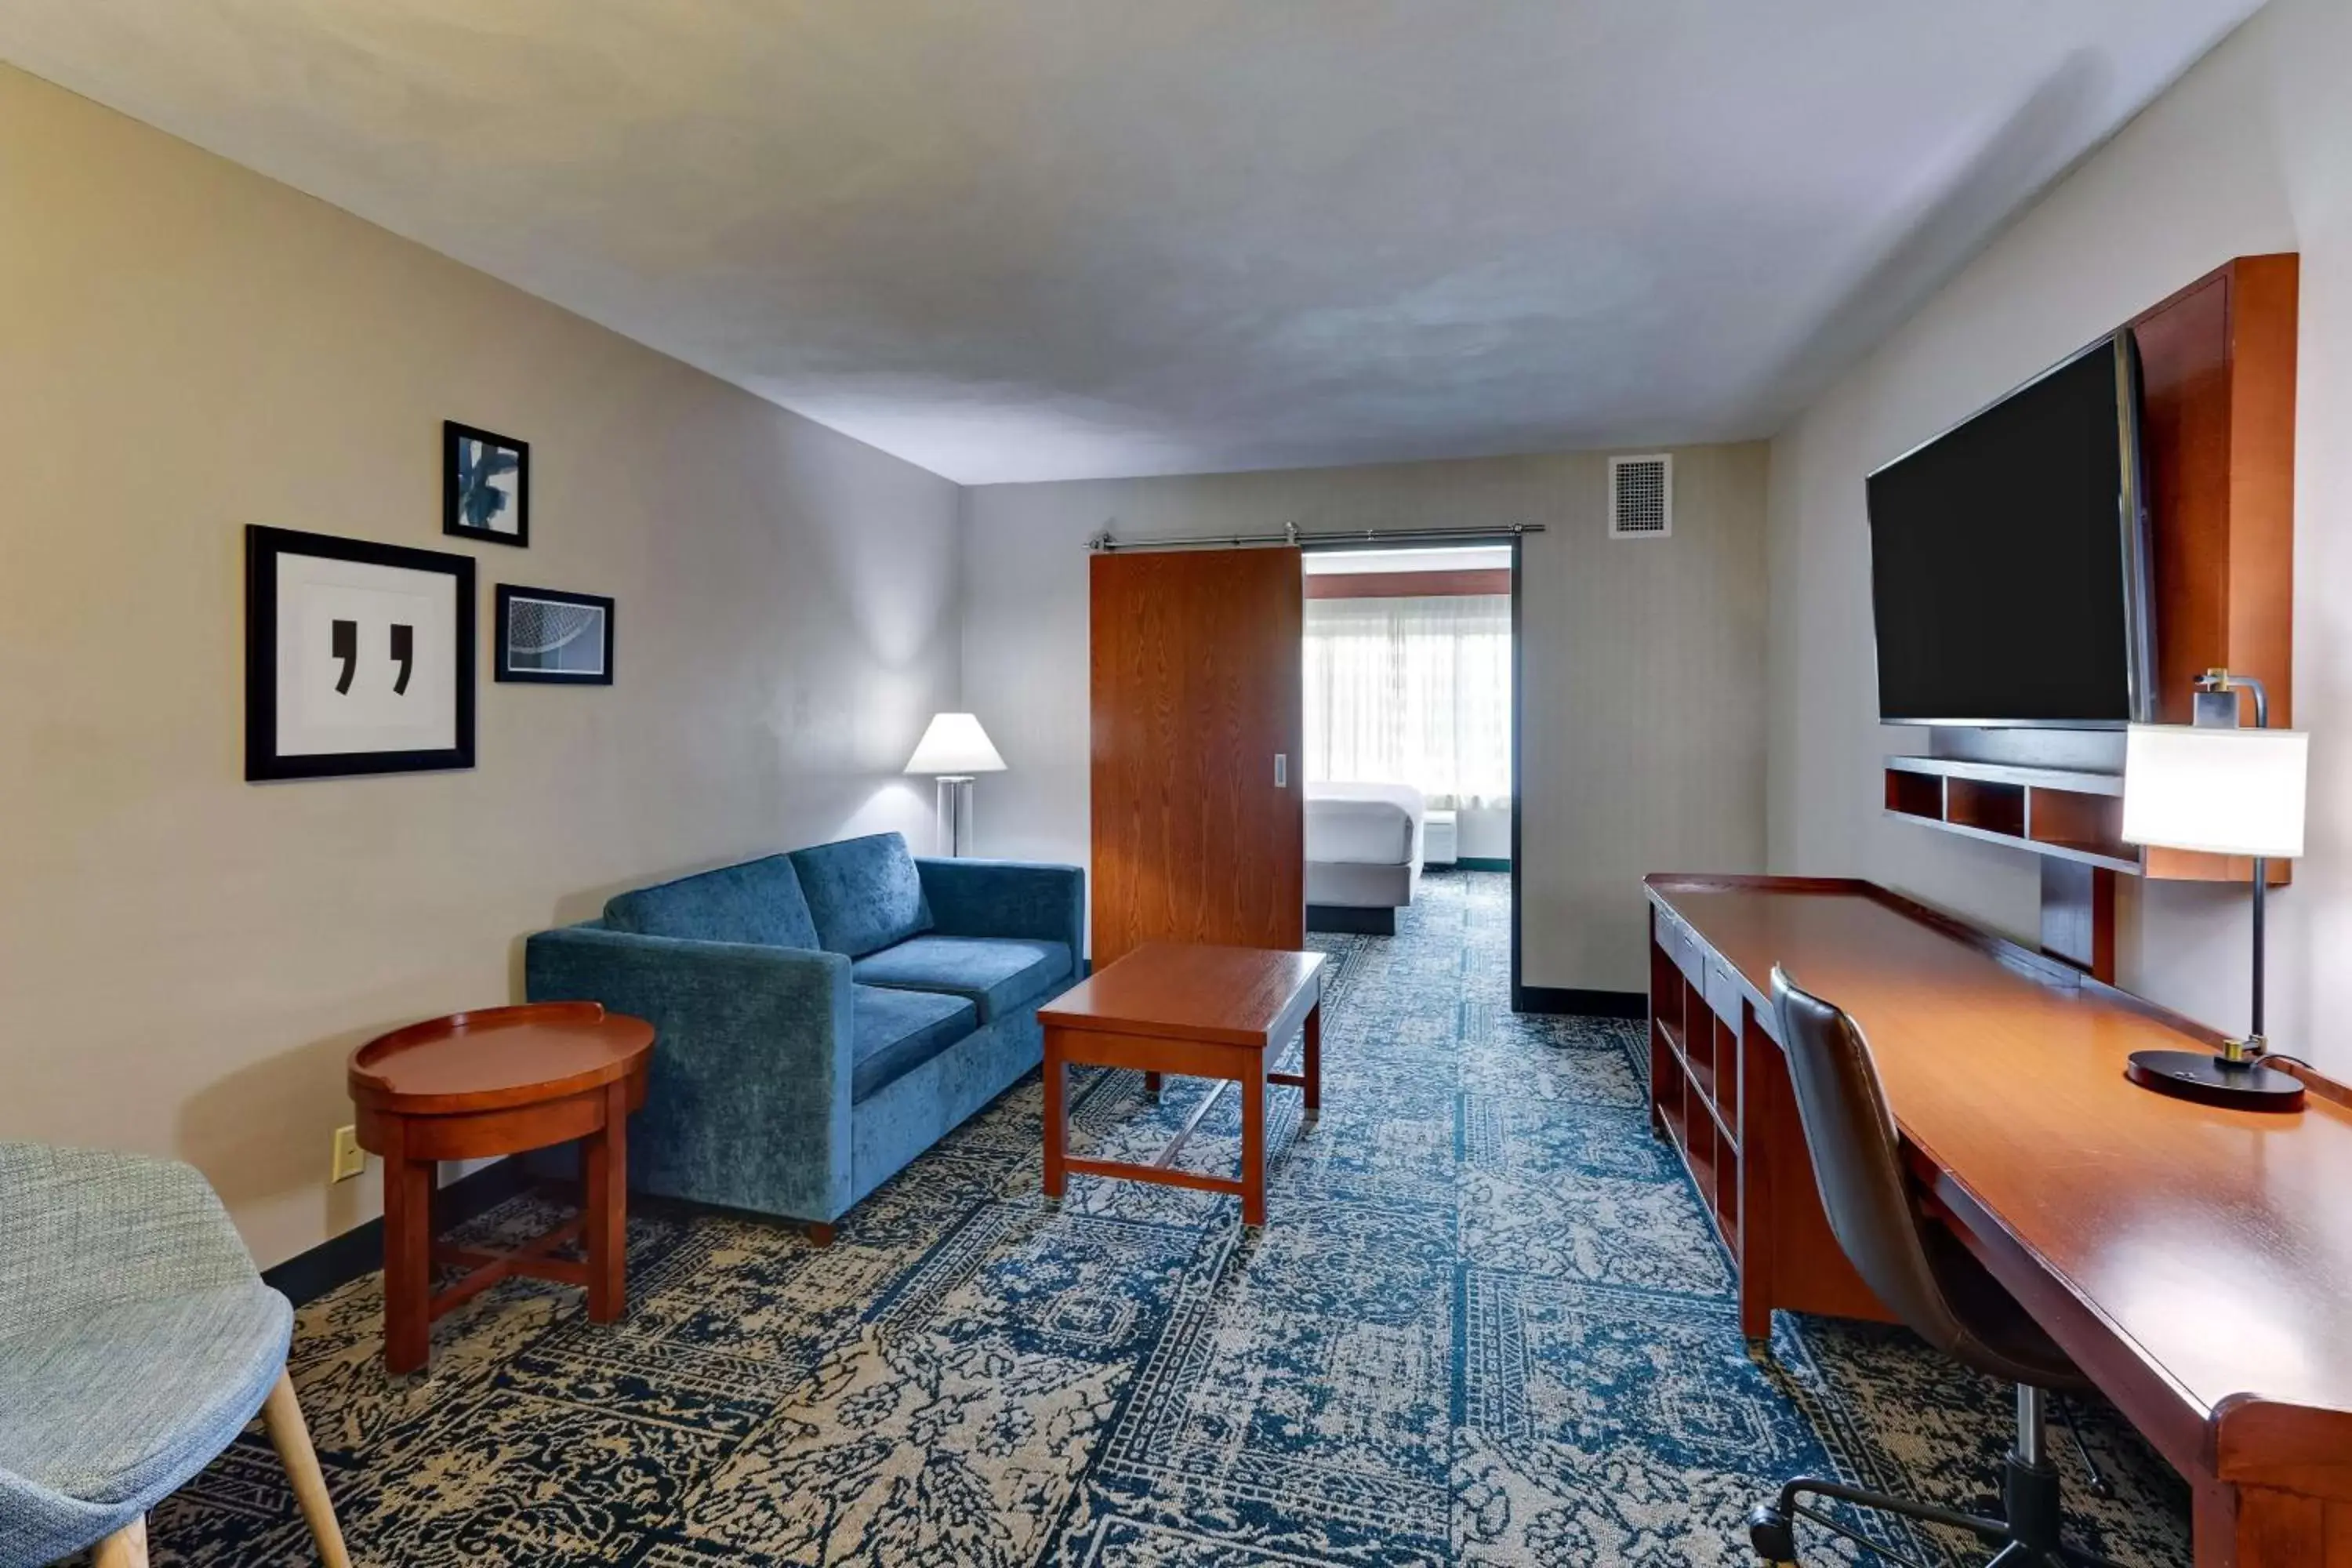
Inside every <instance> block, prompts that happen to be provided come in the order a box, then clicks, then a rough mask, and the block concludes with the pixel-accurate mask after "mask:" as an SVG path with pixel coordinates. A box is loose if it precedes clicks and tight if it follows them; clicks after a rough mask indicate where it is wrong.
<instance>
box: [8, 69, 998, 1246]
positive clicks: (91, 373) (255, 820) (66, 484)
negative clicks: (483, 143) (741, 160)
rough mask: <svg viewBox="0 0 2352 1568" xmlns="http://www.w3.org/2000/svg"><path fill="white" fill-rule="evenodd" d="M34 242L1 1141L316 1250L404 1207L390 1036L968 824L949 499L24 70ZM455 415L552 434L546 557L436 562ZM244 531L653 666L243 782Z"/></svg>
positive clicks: (13, 351)
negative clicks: (531, 965)
mask: <svg viewBox="0 0 2352 1568" xmlns="http://www.w3.org/2000/svg"><path fill="white" fill-rule="evenodd" d="M0 235H5V242H0V486H5V492H0V493H5V504H0V735H5V745H0V822H5V827H0V997H5V1016H0V1136H12V1137H37V1138H45V1139H53V1140H59V1141H68V1142H87V1143H95V1144H105V1145H110V1146H115V1147H121V1148H128V1149H144V1150H152V1151H158V1152H174V1153H177V1154H180V1155H183V1156H184V1157H186V1158H188V1159H191V1160H193V1161H194V1162H195V1163H197V1164H198V1165H200V1166H202V1167H203V1168H204V1170H205V1172H206V1173H207V1174H209V1175H210V1176H211V1177H212V1179H213V1180H214V1182H215V1184H217V1185H218V1187H219V1188H220V1190H221V1192H222V1194H223V1195H224V1196H225V1197H226V1199H227V1200H228V1202H229V1205H230V1206H231V1208H232V1210H233V1211H234V1213H235V1214H236V1218H237V1221H238V1223H239V1225H240V1226H242V1227H243V1229H244V1231H245V1234H246V1237H247V1241H248V1242H249V1243H250V1244H251V1246H252V1247H253V1249H254V1251H255V1253H256V1254H257V1256H258V1258H260V1260H261V1261H262V1262H263V1263H264V1264H268V1263H273V1262H276V1261H278V1260H279V1259H281V1258H286V1257H288V1256H289V1255H290V1254H292V1253H295V1252H297V1251H299V1250H301V1249H302V1248H304V1247H310V1246H311V1245H313V1244H315V1243H317V1242H318V1241H320V1240H321V1239H322V1238H324V1237H327V1236H329V1235H330V1234H331V1233H333V1232H336V1231H339V1230H342V1229H345V1228H348V1227H349V1226H352V1224H355V1223H357V1222H358V1221H360V1220H362V1219H363V1218H365V1217H367V1216H368V1215H371V1214H373V1212H374V1211H375V1207H376V1204H377V1194H376V1189H375V1179H374V1175H373V1172H371V1173H370V1175H369V1176H367V1177H365V1178H363V1179H362V1180H361V1181H359V1182H354V1183H350V1184H343V1185H341V1186H337V1187H333V1188H330V1187H329V1186H328V1184H327V1183H326V1181H325V1172H326V1165H327V1155H328V1146H329V1141H330V1135H331V1130H332V1129H333V1128H334V1127H335V1126H336V1125H337V1124H338V1123H341V1122H343V1121H348V1120H349V1119H350V1110H349V1105H348V1103H347V1101H346V1100H344V1098H343V1091H342V1061H343V1056H344V1053H345V1052H346V1051H347V1050H349V1049H350V1047H352V1045H354V1044H355V1043H357V1042H358V1041H360V1040H362V1039H364V1038H365V1037H368V1036H370V1035H372V1034H373V1033H374V1032H376V1031H378V1030H380V1029H383V1028H384V1027H386V1026H390V1025H393V1024H395V1023H399V1022H402V1021H404V1020H407V1019H413V1018H416V1017H422V1016H430V1015H435V1014H439V1013H444V1012H446V1011H449V1010H451V1009H454V1008H457V1007H463V1006H469V1005H481V1004H485V1003H497V1002H503V1001H507V1000H509V999H510V998H512V997H513V996H514V995H515V993H516V987H517V978H518V977H517V970H518V959H519V952H520V938H521V937H522V936H523V934H524V933H526V932H528V931H531V930H533V929H535V928H537V927H541V926H544V925H547V924H549V923H551V922H552V921H559V920H567V919H573V918H578V917H582V916H585V915H589V914H593V912H594V911H595V910H596V909H597V907H598V906H599V904H600V903H601V901H602V900H603V898H604V895H605V894H606V893H607V892H608V891H609V890H611V889H617V888H619V887H622V886H624V885H626V884H630V883H635V882H640V881H645V880H649V879H654V878H656V877H658V876H662V875H665V874H668V873H673V872H677V871H681V870H684V869H688V868H694V867H699V866H704V865H708V864H711V863H714V862H718V861H722V860H726V859H729V858H736V857H740V856H743V855H747V854H750V853H752V852H754V851H759V850H763V849H769V848H772V847H780V846H784V845H790V844H795V843H803V842H808V841H811V840H814V839H818V838H821V837H827V836H830V835H835V834H838V833H841V832H845V831H848V830H852V829H863V828H868V827H886V826H904V827H911V828H917V829H922V828H924V826H925V825H926V824H927V823H928V821H929V801H928V798H927V797H925V796H922V795H918V794H917V793H916V792H915V791H913V790H911V789H909V788H908V786H907V784H905V783H904V782H903V781H902V780H900V779H899V778H898V777H897V776H896V770H897V769H898V766H900V765H901V764H902V763H903V762H904V760H905V758H906V755H907V753H908V752H909V751H910V750H911V749H912V747H913V744H914V741H915V737H916V736H917V734H918V733H919V731H920V729H921V726H922V723H923V721H924V720H925V719H926V718H927V717H928V716H929V713H930V712H931V711H932V710H935V709H938V708H942V707H952V706H953V705H954V700H955V695H956V688H957V661H958V639H957V633H956V612H955V605H954V595H955V589H956V578H955V560H954V553H955V547H956V508H957V500H956V491H955V489H954V487H952V486H951V485H950V484H948V483H947V482H946V481H944V480H942V479H937V478H934V477H933V476H931V475H929V474H927V473H925V472H923V471H921V470H919V469H917V468H911V467H909V466H908V465H907V464H904V463H901V462H898V461H897V460H896V459H893V458H887V457H884V456H882V455H881V454H879V453H877V452H875V451H873V450H872V449H870V448H868V447H862V446H860V445H858V444H857V443H856V442H853V441H850V440H848V439H847V438H845V437H840V436H836V435H835V434H833V433H831V432H829V431H825V430H823V429H821V428H819V427H817V426H814V425H811V424H809V423H807V422H806V421H804V420H801V419H798V418H795V417H793V416H789V415H786V414H783V413H781V412H780V411H778V410H777V409H775V408H773V407H772V406H771V405H767V404H765V403H763V402H761V401H759V400H757V399H755V398H753V397H751V396H750V395H746V394H744V393H741V392H740V391H737V390H735V389H733V388H731V387H729V386H727V385H725V384H721V383H719V382H717V381H714V380H712V379H710V378H709V377H708V376H705V375H703V374H699V373H698V372H695V371H692V370H689V369H688V368H687V367H685V366H683V365H681V364H678V363H676V362H674V361H671V360H668V359H666V358H663V357H662V356H660V355H658V354H656V353H652V352H650V351H648V350H646V349H644V348H641V347H638V346H636V345H635V344H633V343H630V342H626V341H625V340H623V339H621V338H619V337H616V336H614V335H613V334H612V333H610V332H607V331H603V330H602V329H600V328H597V327H594V326H592V325H590V324H589V323H587V322H585V321H581V320H579V319H578V318H576V317H572V316H570V315H567V314H565V313H564V312H562V311H561V310H556V309H555V308H553V307H551V306H550V305H547V304H544V303H541V302H540V301H538V300H533V299H531V298H529V297H527V296H525V295H523V294H520V293H518V292H516V291H515V290H513V289H509V288H507V287H505V286H503V285H501V284H499V283H496V282H494V281H492V280H491V279H488V278H486V277H484V276H482V275H480V274H478V273H476V272H473V271H469V270H468V269H467V268H463V267H460V266H458V265H457V264H456V263H453V262H450V261H447V260H445V259H443V258H439V257H436V256H435V255H433V254H431V253H429V252H427V251H425V250H423V249H421V248H419V247H416V246H414V245H411V244H408V243H406V242H405V241H403V240H400V239H397V238H394V237H392V236H391V235H388V234H386V233H384V232H383V231H381V230H379V229H376V228H373V227H371V226H368V225H366V224H364V223H362V222H360V221H359V220H357V219H355V218H352V217H351V216H347V215H345V214H343V213H341V212H339V211H336V210H334V209H332V208H331V207H328V206H325V205H321V204H320V203H318V202H316V201H313V200H311V199H310V198H308V197H306V196H303V195H298V194H297V193H296V192H294V191H292V190H290V189H289V188H287V187H285V186H282V185H278V184H272V183H270V182H269V181H268V180H265V179H262V178H261V177H259V176H257V175H255V174H250V173H247V172H246V171H244V170H242V169H239V168H237V167H236V166H234V165H232V164H229V163H224V162H222V161H221V160H219V159H216V158H214V157H211V156H209V155H207V154H205V153H200V152H197V151H196V150H194V148H191V147H189V146H187V145H186V144H184V143H182V142H175V141H173V140H172V139H170V138H168V137H166V136H163V134H161V133H159V132H154V131H152V130H149V129H147V128H145V127H143V126H141V125H139V124H136V123H134V122H132V121H128V120H125V119H122V118H121V117H119V116H117V115H114V114H112V113H110V112H109V111H107V110H101V109H99V108H97V107H95V106H93V105H91V104H89V103H88V102H86V101H84V100H79V99H76V98H73V97H71V96H69V95H68V94H66V93H64V92H61V91H59V90H58V89H54V88H51V87H48V86H47V85H45V84H42V83H40V82H37V81H36V80H34V79H30V78H28V77H26V76H23V75H21V74H18V73H16V72H14V71H11V70H8V69H6V68H0ZM445 417H447V418H457V419H463V420H467V421H469V422H471V423H475V424H479V425H485V426H489V427H490V428H492V429H496V430H500V431H504V432H507V433H510V434H512V435H515V436H519V437H524V438H526V439H528V440H529V441H530V443H531V444H532V453H531V456H532V483H533V487H534V492H535V493H534V494H533V496H532V498H531V500H532V518H531V521H532V532H533V536H534V540H533V543H532V546H531V548H530V549H529V550H528V551H518V550H511V549H506V548H502V547H499V546H495V545H483V546H479V547H476V546H471V545H467V544H464V543H460V542H457V541H445V540H444V539H443V538H442V537H441V535H440V496H439V489H438V479H437V474H436V463H437V460H438V445H439V436H440V422H441V420H442V419H444V418H445ZM249 522H267V523H274V524H278V525H282V526H287V527H293V528H301V529H309V530H313V531H320V532H325V533H336V534H347V535H351V536H353V537H357V538H362V539H373V540H385V541H393V542H400V543H405V544H412V545H421V546H426V547H430V548H436V549H437V548H449V549H453V550H458V551H464V552H469V553H472V554H474V555H476V556H477V557H478V558H479V561H480V570H481V574H482V577H483V582H482V584H481V595H482V604H483V613H484V615H485V616H487V613H488V603H489V593H490V584H492V583H495V582H499V581H507V582H520V583H525V584H534V585H542V586H554V587H568V588H576V589H585V590H590V591H593V592H598V593H606V594H611V595H614V596H615V597H616V598H617V599H618V601H619V603H618V609H617V614H616V617H615V627H616V631H617V634H618V647H617V652H616V658H615V668H616V670H617V672H618V684H617V685H615V686H614V687H613V688H612V689H588V690H579V689H569V690H567V689H554V688H544V687H518V686H498V685H496V684H494V683H492V682H491V681H489V679H488V674H487V667H485V669H484V672H483V676H482V679H481V683H480V687H479V692H480V713H479V757H480V764H479V766H478V767H477V768H475V769H474V770H472V771H471V772H467V773H442V774H432V775H411V776H407V777H393V778H377V779H356V780H342V781H324V782H316V783H305V784H273V785H266V786H263V785H253V784H245V783H243V782H242V780H241V772H242V753H241V750H240V736H241V733H242V699H241V684H240V682H241V670H242V667H243V666H242V660H243V630H242V628H243V614H244V610H243V593H242V588H241V583H240V575H239V563H240V552H241V549H242V542H243V535H242V530H243V528H244V525H246V524H247V523H249Z"/></svg>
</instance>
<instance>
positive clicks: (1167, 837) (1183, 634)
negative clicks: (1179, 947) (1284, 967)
mask: <svg viewBox="0 0 2352 1568" xmlns="http://www.w3.org/2000/svg"><path fill="white" fill-rule="evenodd" d="M1092 564H1093V572H1094V587H1093V600H1094V603H1093V616H1094V655H1093V665H1094V777H1093V803H1092V810H1093V817H1094V867H1093V882H1094V960H1095V965H1096V967H1097V968H1100V967H1101V966H1102V965H1104V964H1106V963H1110V962H1112V961H1113V960H1114V959H1117V958H1118V956H1119V955H1120V954H1121V953H1124V952H1127V951H1128V950H1129V948H1132V947H1134V946H1135V945H1137V944H1138V943H1139V942H1224V943H1229V944H1232V945H1235V946H1241V947H1277V948H1297V947H1302V946H1304V945H1305V944H1306V940H1307V906H1306V885H1305V879H1306V867H1305V855H1306V816H1305V812H1304V809H1303V807H1302V806H1301V805H1300V801H1301V799H1302V798H1303V796H1304V793H1305V791H1304V785H1303V783H1302V781H1301V778H1300V772H1301V770H1300V765H1299V764H1300V757H1299V748H1300V746H1301V744H1302V743H1303V738H1304V730H1305V720H1304V718H1303V716H1302V713H1301V708H1302V700H1301V692H1302V689H1303V687H1302V681H1301V675H1300V665H1301V661H1302V658H1303V657H1304V650H1303V639H1304V637H1305V633H1306V626H1305V609H1304V607H1303V605H1302V604H1301V599H1302V597H1303V594H1302V591H1301V581H1300V572H1299V552H1297V550H1293V549H1275V550H1184V551H1168V552H1153V553H1149V554H1132V555H1121V554H1115V553H1114V554H1102V555H1097V556H1095V557H1094V559H1093V563H1092Z"/></svg>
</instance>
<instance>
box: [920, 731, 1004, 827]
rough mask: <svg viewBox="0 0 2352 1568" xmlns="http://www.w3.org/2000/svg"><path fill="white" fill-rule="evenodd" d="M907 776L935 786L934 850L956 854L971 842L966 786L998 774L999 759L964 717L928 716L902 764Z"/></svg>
mask: <svg viewBox="0 0 2352 1568" xmlns="http://www.w3.org/2000/svg"><path fill="white" fill-rule="evenodd" d="M907 771H908V773H929V774H930V775H931V776H932V777H933V778H935V779H937V780H938V781H939V783H938V786H937V788H938V800H937V803H936V806H937V810H938V813H939V851H940V854H942V855H961V854H962V853H964V851H965V849H966V848H967V847H970V846H971V842H972V826H973V818H972V806H971V786H972V782H973V779H974V777H975V775H977V774H980V773H1003V771H1004V759H1003V757H1000V756H998V755H997V754H996V748H995V747H994V746H993V745H991V744H990V743H989V740H988V731H985V730H983V729H982V728H981V727H980V721H979V720H978V719H976V718H974V717H973V716H972V715H971V714H969V713H938V714H934V715H932V718H931V723H930V728H929V729H927V730H925V731H923V738H922V740H921V741H920V742H917V744H916V746H915V754H914V756H913V757H911V758H909V759H908V763H907Z"/></svg>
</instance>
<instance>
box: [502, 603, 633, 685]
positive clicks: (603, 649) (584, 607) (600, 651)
mask: <svg viewBox="0 0 2352 1568" xmlns="http://www.w3.org/2000/svg"><path fill="white" fill-rule="evenodd" d="M498 639H499V640H498V657H497V660H496V665H495V672H496V674H497V676H498V678H499V679H500V680H539V681H545V682H547V683H548V684H549V685H551V686H610V685H612V684H613V601H612V600H610V599H608V598H605V597H604V595H600V594H567V593H565V592H563V591H562V589H560V588H519V587H517V586H515V585H514V584H511V583H501V584H499V614H498Z"/></svg>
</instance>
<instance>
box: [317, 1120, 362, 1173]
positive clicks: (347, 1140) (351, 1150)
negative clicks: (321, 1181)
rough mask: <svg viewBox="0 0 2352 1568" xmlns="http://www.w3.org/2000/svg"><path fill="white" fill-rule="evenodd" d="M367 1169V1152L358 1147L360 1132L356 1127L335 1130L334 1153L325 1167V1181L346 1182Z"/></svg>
mask: <svg viewBox="0 0 2352 1568" xmlns="http://www.w3.org/2000/svg"><path fill="white" fill-rule="evenodd" d="M366 1169H367V1152H366V1151H365V1150H363V1149H362V1148H361V1147H360V1130H359V1129H358V1128H356V1127H338V1128H336V1129H335V1152H334V1154H333V1157H332V1160H331V1163H330V1164H329V1165H328V1167H327V1180H329V1181H330V1182H348V1181H350V1180H351V1179H352V1177H353V1176H356V1175H358V1174H359V1173H361V1172H362V1171H364V1170H366Z"/></svg>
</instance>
